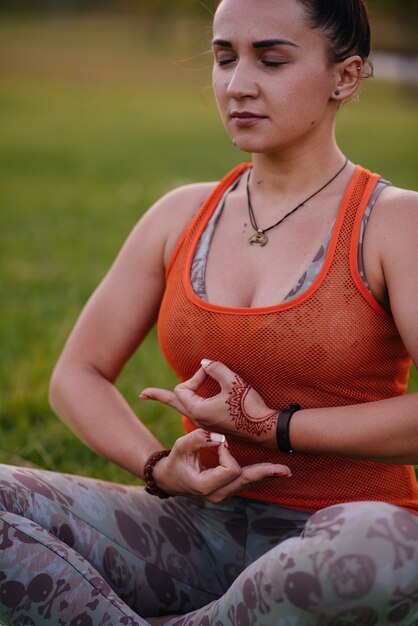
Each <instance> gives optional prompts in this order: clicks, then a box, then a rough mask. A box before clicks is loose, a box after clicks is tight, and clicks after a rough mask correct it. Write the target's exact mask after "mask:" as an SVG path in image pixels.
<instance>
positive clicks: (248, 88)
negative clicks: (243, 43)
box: [226, 62, 258, 98]
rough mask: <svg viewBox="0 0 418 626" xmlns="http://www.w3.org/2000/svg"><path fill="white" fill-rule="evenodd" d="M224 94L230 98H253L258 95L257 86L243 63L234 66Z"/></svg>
mask: <svg viewBox="0 0 418 626" xmlns="http://www.w3.org/2000/svg"><path fill="white" fill-rule="evenodd" d="M226 92H227V94H228V96H230V97H231V98H255V97H256V96H257V95H258V86H257V83H256V82H255V81H254V79H253V77H252V76H251V70H250V68H249V67H248V65H246V64H245V63H243V62H238V63H237V64H236V65H235V68H234V71H233V73H232V75H231V76H230V79H229V81H228V86H227V90H226Z"/></svg>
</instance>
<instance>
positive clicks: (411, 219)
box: [370, 186, 418, 245]
mask: <svg viewBox="0 0 418 626" xmlns="http://www.w3.org/2000/svg"><path fill="white" fill-rule="evenodd" d="M370 223H371V225H373V229H374V230H376V234H377V235H378V237H379V239H380V240H381V243H383V241H385V242H386V243H387V244H388V245H391V242H392V243H393V244H396V242H397V241H398V240H399V238H400V237H401V238H403V237H406V238H407V239H409V236H410V235H413V236H414V238H415V239H416V236H417V230H416V228H417V227H418V193H417V192H415V191H410V190H408V189H401V188H399V187H392V186H388V187H386V188H385V189H384V190H383V191H382V193H381V194H380V196H379V198H378V200H377V202H376V207H375V210H373V212H372V217H371V221H370ZM398 243H399V241H398Z"/></svg>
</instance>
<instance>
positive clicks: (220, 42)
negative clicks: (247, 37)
mask: <svg viewBox="0 0 418 626" xmlns="http://www.w3.org/2000/svg"><path fill="white" fill-rule="evenodd" d="M212 45H213V46H220V47H222V48H232V43H231V42H230V41H227V40H226V39H214V40H213V41H212ZM252 46H253V48H256V49H257V48H272V47H273V46H292V47H293V48H299V46H298V45H297V44H296V43H294V42H293V41H289V39H263V40H261V41H254V42H253V44H252Z"/></svg>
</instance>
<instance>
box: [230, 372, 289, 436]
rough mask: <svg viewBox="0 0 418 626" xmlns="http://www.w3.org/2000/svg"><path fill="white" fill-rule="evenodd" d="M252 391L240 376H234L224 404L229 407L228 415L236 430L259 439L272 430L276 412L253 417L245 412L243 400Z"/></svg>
mask: <svg viewBox="0 0 418 626" xmlns="http://www.w3.org/2000/svg"><path fill="white" fill-rule="evenodd" d="M251 389H252V387H251V385H248V384H247V383H245V382H244V381H243V380H242V378H241V377H240V376H238V375H237V374H235V381H234V383H233V384H232V389H231V391H230V392H229V394H228V397H227V399H226V400H225V404H227V405H228V406H229V414H230V416H231V417H232V420H233V422H234V423H235V428H236V429H237V430H244V431H246V432H247V433H250V434H251V435H255V436H256V437H260V436H261V435H262V434H263V433H266V432H267V431H269V430H271V429H272V428H274V426H275V424H276V421H277V411H271V413H267V414H266V415H261V416H259V417H254V416H253V415H250V413H248V412H247V410H246V408H245V400H246V398H247V396H248V394H249V392H250V390H251Z"/></svg>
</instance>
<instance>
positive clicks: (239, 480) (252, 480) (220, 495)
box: [207, 446, 292, 503]
mask: <svg viewBox="0 0 418 626" xmlns="http://www.w3.org/2000/svg"><path fill="white" fill-rule="evenodd" d="M222 447H223V446H220V448H219V450H221V448H222ZM291 475H292V474H291V472H290V469H289V468H288V467H287V466H286V465H275V464H273V463H259V464H256V465H247V466H246V467H243V468H242V470H241V473H240V474H239V475H238V476H237V477H236V478H235V479H233V480H231V481H229V482H228V483H227V484H225V485H221V486H220V487H219V488H218V489H216V490H214V491H213V492H212V493H210V494H209V496H207V499H208V500H209V501H210V502H215V503H216V502H222V501H223V500H226V499H228V498H231V497H232V496H234V495H236V494H239V493H240V491H243V490H244V489H248V488H249V487H251V486H253V485H255V484H258V483H262V482H266V481H268V480H274V479H277V480H280V479H281V480H284V479H286V478H289V477H290V476H291Z"/></svg>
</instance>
